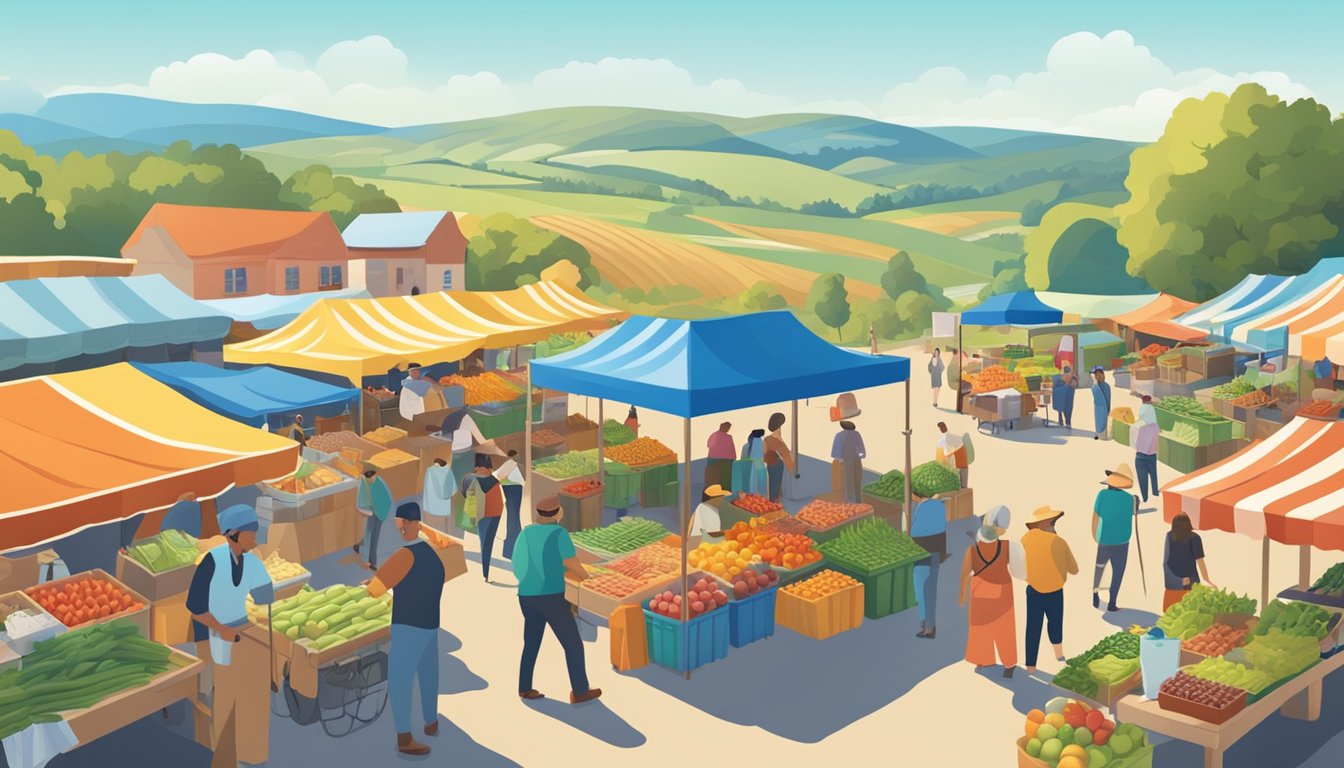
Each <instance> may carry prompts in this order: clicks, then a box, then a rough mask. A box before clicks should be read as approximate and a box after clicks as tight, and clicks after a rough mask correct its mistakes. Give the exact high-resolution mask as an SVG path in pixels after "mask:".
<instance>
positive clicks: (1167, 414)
mask: <svg viewBox="0 0 1344 768" xmlns="http://www.w3.org/2000/svg"><path fill="white" fill-rule="evenodd" d="M1153 410H1154V411H1156V413H1157V425H1158V426H1159V427H1161V428H1162V429H1163V430H1164V431H1169V430H1170V429H1171V428H1172V427H1173V426H1175V425H1176V424H1177V422H1180V423H1184V424H1189V425H1190V426H1192V427H1194V428H1196V429H1198V430H1199V444H1200V445H1212V444H1213V443H1221V442H1222V441H1224V440H1231V439H1232V437H1233V434H1232V421H1231V420H1230V419H1223V418H1220V419H1218V420H1217V421H1205V420H1204V419H1197V418H1195V417H1193V416H1185V415H1183V414H1177V413H1173V412H1172V411H1168V410H1166V409H1165V408H1163V407H1162V406H1161V405H1154V406H1153Z"/></svg>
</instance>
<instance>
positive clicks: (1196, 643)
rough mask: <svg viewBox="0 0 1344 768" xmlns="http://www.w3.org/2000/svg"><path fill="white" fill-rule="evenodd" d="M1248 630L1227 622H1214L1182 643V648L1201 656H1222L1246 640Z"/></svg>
mask: <svg viewBox="0 0 1344 768" xmlns="http://www.w3.org/2000/svg"><path fill="white" fill-rule="evenodd" d="M1247 632H1248V630H1247V629H1246V628H1245V627H1241V628H1234V627H1229V626H1227V625H1226V624H1214V625H1213V626H1212V627H1209V628H1208V629H1206V630H1204V631H1203V632H1200V633H1199V634H1198V635H1195V636H1194V637H1193V638H1191V639H1190V640H1189V642H1182V643H1181V650H1185V651H1190V652H1192V653H1198V654H1199V655H1201V656H1222V655H1224V654H1226V653H1227V652H1228V651H1230V650H1232V649H1233V648H1238V647H1240V646H1241V644H1242V643H1243V642H1244V641H1245V640H1246V633H1247Z"/></svg>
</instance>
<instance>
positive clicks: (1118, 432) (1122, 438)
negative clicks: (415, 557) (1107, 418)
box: [1111, 419, 1131, 446]
mask: <svg viewBox="0 0 1344 768" xmlns="http://www.w3.org/2000/svg"><path fill="white" fill-rule="evenodd" d="M1130 426H1131V425H1130V424H1128V423H1127V422H1123V421H1121V420H1119V419H1111V437H1113V438H1115V442H1117V443H1119V444H1120V445H1125V446H1127V445H1129V428H1130Z"/></svg>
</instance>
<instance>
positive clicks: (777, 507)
mask: <svg viewBox="0 0 1344 768" xmlns="http://www.w3.org/2000/svg"><path fill="white" fill-rule="evenodd" d="M731 503H732V505H733V506H734V507H737V508H738V509H745V510H746V511H748V512H750V513H751V514H753V515H767V514H770V513H771V512H779V511H781V510H783V509H784V505H783V504H780V503H778V502H774V501H771V500H769V499H767V498H766V497H764V496H757V495H756V494H754V493H744V494H741V495H739V496H738V497H737V498H735V499H733V500H732V502H731Z"/></svg>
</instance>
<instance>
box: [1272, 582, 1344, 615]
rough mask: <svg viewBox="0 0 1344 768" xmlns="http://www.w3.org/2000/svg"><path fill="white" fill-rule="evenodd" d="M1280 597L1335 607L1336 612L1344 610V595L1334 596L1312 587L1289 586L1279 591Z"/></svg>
mask: <svg viewBox="0 0 1344 768" xmlns="http://www.w3.org/2000/svg"><path fill="white" fill-rule="evenodd" d="M1279 597H1280V598H1282V599H1284V600H1297V601H1298V602H1302V603H1311V604H1313V605H1319V606H1321V607H1322V608H1333V609H1335V612H1336V613H1339V612H1344V595H1342V596H1340V597H1334V596H1332V595H1325V594H1321V593H1320V592H1314V591H1312V590H1310V589H1298V588H1297V587H1289V588H1288V589H1285V590H1283V591H1282V592H1280V593H1279Z"/></svg>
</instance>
